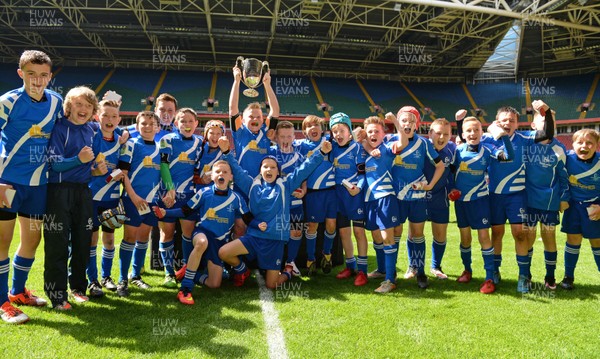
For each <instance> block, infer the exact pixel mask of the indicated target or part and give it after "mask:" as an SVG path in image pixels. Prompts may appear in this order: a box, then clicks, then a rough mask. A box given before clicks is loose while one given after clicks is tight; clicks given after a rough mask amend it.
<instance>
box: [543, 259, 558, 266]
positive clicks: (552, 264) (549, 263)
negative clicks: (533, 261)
mask: <svg viewBox="0 0 600 359" xmlns="http://www.w3.org/2000/svg"><path fill="white" fill-rule="evenodd" d="M545 262H546V264H547V265H550V266H555V265H556V261H548V260H547V261H545Z"/></svg>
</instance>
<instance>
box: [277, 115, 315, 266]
mask: <svg viewBox="0 0 600 359" xmlns="http://www.w3.org/2000/svg"><path fill="white" fill-rule="evenodd" d="M294 138H295V130H294V125H293V124H292V123H291V122H289V121H281V122H279V123H277V128H276V129H275V142H276V143H277V146H274V147H271V148H270V149H269V155H271V156H273V157H275V159H277V163H279V167H280V168H281V175H282V176H285V175H288V174H290V173H292V172H294V170H295V169H296V168H297V167H299V166H300V165H301V164H302V162H304V156H302V155H301V154H300V153H298V152H297V151H295V150H294V146H293V143H294ZM304 195H306V181H304V182H302V185H301V186H300V187H298V188H296V189H295V190H294V192H292V196H294V198H293V199H292V203H291V206H290V240H289V242H288V243H287V258H286V266H291V267H292V275H294V276H296V277H297V276H300V270H299V269H298V266H296V262H295V261H296V256H297V255H298V250H299V249H300V244H301V240H302V228H303V227H304V208H303V201H302V198H303V197H304Z"/></svg>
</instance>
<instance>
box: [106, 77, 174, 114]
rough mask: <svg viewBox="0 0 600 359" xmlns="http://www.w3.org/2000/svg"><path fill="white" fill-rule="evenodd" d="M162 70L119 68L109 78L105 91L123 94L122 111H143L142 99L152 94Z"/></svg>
mask: <svg viewBox="0 0 600 359" xmlns="http://www.w3.org/2000/svg"><path fill="white" fill-rule="evenodd" d="M161 74H162V71H160V70H147V69H146V70H145V69H121V68H120V69H117V70H116V71H115V73H114V74H113V76H111V78H110V79H109V80H108V82H107V83H106V85H104V88H103V89H102V91H101V92H102V93H104V91H108V90H112V91H116V92H117V93H119V94H121V96H123V104H122V105H121V111H141V110H143V109H144V107H145V106H143V105H142V104H141V103H140V100H141V99H145V98H146V97H148V96H150V95H152V91H154V88H155V87H156V84H157V83H158V80H159V78H160V75H161Z"/></svg>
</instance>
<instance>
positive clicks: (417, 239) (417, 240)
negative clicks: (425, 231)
mask: <svg viewBox="0 0 600 359" xmlns="http://www.w3.org/2000/svg"><path fill="white" fill-rule="evenodd" d="M412 241H413V243H417V244H420V243H425V237H413V239H412Z"/></svg>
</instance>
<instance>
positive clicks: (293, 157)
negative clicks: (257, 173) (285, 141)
mask: <svg viewBox="0 0 600 359" xmlns="http://www.w3.org/2000/svg"><path fill="white" fill-rule="evenodd" d="M269 155H271V156H273V157H275V158H276V159H277V163H279V167H280V169H281V175H282V176H287V175H288V174H291V173H292V172H294V170H295V169H296V168H298V167H300V165H301V164H302V162H304V160H305V158H304V156H302V155H301V154H300V153H298V152H296V151H294V152H292V153H283V152H281V150H280V149H279V146H271V148H270V149H269ZM298 187H300V186H298ZM297 207H302V199H298V198H296V197H293V198H292V203H291V206H290V208H297Z"/></svg>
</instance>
